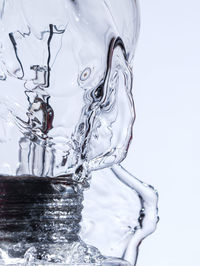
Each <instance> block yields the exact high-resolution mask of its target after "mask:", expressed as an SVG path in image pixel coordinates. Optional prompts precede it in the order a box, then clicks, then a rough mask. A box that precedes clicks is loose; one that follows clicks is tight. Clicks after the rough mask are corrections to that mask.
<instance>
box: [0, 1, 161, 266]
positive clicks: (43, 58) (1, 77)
mask: <svg viewBox="0 0 200 266" xmlns="http://www.w3.org/2000/svg"><path fill="white" fill-rule="evenodd" d="M138 17H139V15H138V8H137V3H136V1H132V0H127V1H124V0H119V1H114V0H105V1H104V0H98V1H96V0H84V1H82V0H75V1H71V0H58V1H55V0H42V1H41V0H18V1H16V0H0V88H1V90H0V150H1V152H0V184H1V193H0V197H1V202H0V211H1V216H0V237H1V241H0V251H1V254H0V256H1V260H2V261H1V263H0V264H2V265H4V264H7V265H12V264H14V265H48V264H49V265H55V264H57V265H88V263H89V265H109V266H110V265H135V264H136V260H137V256H138V248H139V245H140V243H141V241H142V240H143V239H144V238H145V237H146V236H147V235H149V234H150V233H152V232H153V231H154V230H155V227H156V223H157V193H156V192H155V191H154V189H153V188H152V187H150V186H147V185H145V184H143V183H142V182H140V181H139V180H138V179H136V178H135V177H133V176H132V175H131V174H130V173H128V172H127V171H126V170H125V169H123V168H122V167H121V166H120V165H119V164H120V163H121V162H122V161H123V160H124V159H125V157H126V155H127V152H128V149H129V147H130V143H131V140H132V127H133V124H134V120H135V110H134V102H133V96H132V83H133V75H132V59H133V54H134V48H135V45H136V40H137V35H138V28H139V23H138ZM95 171H96V172H95ZM5 181H6V182H5ZM83 198H84V201H83ZM10 201H11V202H10ZM83 206H84V208H83ZM82 209H83V210H82ZM81 217H82V219H81ZM115 258H119V259H115ZM52 263H53V264H52ZM129 263H130V264H129Z"/></svg>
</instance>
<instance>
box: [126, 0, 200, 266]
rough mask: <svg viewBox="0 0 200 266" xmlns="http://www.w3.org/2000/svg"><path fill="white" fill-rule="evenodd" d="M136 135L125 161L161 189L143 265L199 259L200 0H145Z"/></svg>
mask: <svg viewBox="0 0 200 266" xmlns="http://www.w3.org/2000/svg"><path fill="white" fill-rule="evenodd" d="M140 9H141V31H140V38H139V42H138V46H137V50H136V56H135V68H134V76H135V77H134V98H135V105H136V112H137V119H136V123H135V127H134V140H133V143H132V146H131V148H130V152H129V155H128V158H127V160H126V161H125V162H124V163H123V165H124V166H126V168H127V169H128V170H129V171H131V172H132V173H133V174H134V175H135V176H137V177H138V178H140V179H141V180H143V181H145V182H146V183H149V184H152V185H153V186H154V187H155V188H156V189H157V190H158V191H159V195H160V200H159V210H160V211H159V214H160V219H161V220H160V222H159V225H158V229H157V231H156V232H155V233H154V234H153V235H152V236H150V237H149V238H148V239H146V240H145V241H144V242H143V244H142V245H141V248H140V254H139V260H138V266H199V265H200V240H199V239H200V165H199V164H200V1H199V0H187V1H186V0H167V1H166V0H141V1H140Z"/></svg>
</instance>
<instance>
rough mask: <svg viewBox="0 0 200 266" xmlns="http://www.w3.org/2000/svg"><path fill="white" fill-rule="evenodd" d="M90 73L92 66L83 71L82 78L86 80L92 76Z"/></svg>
mask: <svg viewBox="0 0 200 266" xmlns="http://www.w3.org/2000/svg"><path fill="white" fill-rule="evenodd" d="M90 75H91V68H89V67H87V68H85V69H84V70H83V72H82V73H81V76H80V80H81V81H85V80H87V79H88V78H89V77H90Z"/></svg>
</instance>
